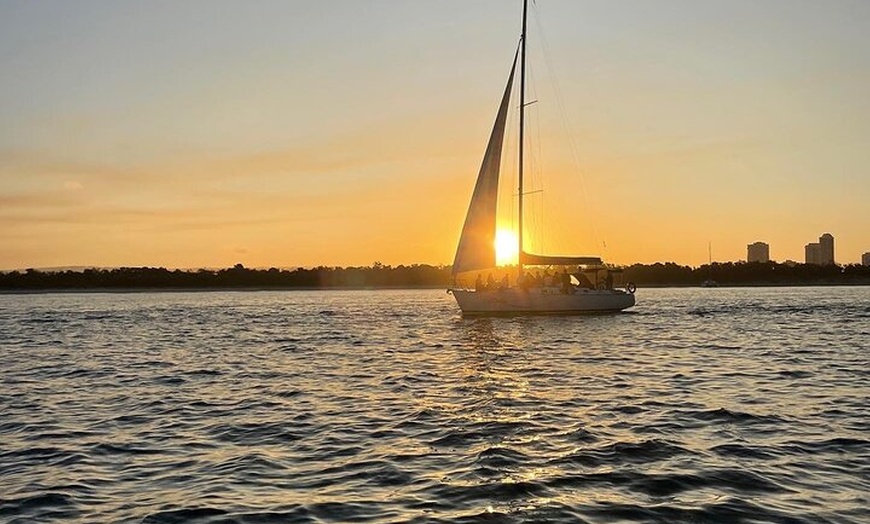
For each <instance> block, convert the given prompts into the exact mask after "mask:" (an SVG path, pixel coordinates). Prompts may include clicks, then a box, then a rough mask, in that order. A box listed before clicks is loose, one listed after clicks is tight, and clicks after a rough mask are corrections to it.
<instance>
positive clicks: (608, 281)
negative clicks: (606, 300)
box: [604, 271, 613, 289]
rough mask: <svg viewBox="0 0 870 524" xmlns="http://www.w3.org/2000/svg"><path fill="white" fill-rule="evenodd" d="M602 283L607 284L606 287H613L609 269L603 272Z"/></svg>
mask: <svg viewBox="0 0 870 524" xmlns="http://www.w3.org/2000/svg"><path fill="white" fill-rule="evenodd" d="M604 285H605V286H607V289H613V275H612V274H611V273H610V271H607V273H605V274H604Z"/></svg>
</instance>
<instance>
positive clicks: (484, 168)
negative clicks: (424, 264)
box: [453, 56, 517, 275]
mask: <svg viewBox="0 0 870 524" xmlns="http://www.w3.org/2000/svg"><path fill="white" fill-rule="evenodd" d="M516 61H517V60H516V56H514V63H513V65H512V66H511V74H510V76H509V77H508V82H507V86H506V87H505V90H504V95H503V96H502V99H501V105H500V106H499V109H498V116H496V118H495V124H494V125H493V127H492V134H491V135H490V137H489V144H488V145H487V146H486V153H485V154H484V155H483V163H482V164H481V166H480V173H478V175H477V183H476V184H475V186H474V194H472V196H471V203H470V204H469V205H468V214H466V215H465V225H464V226H463V227H462V235H461V236H460V237H459V246H458V247H457V248H456V257H455V258H454V259H453V274H454V275H455V274H457V273H462V272H465V271H476V270H480V269H488V268H492V267H495V227H496V226H495V224H496V211H497V209H498V177H499V168H500V166H501V150H502V144H503V142H504V128H505V122H506V120H507V112H508V106H509V105H510V98H511V87H512V85H513V81H514V69H516Z"/></svg>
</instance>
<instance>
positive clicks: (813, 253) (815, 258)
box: [804, 242, 821, 264]
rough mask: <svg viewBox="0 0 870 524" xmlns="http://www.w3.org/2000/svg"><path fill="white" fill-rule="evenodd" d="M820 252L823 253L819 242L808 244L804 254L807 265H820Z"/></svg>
mask: <svg viewBox="0 0 870 524" xmlns="http://www.w3.org/2000/svg"><path fill="white" fill-rule="evenodd" d="M820 251H821V249H820V246H819V244H818V242H813V243H812V244H807V245H806V246H805V247H804V254H805V258H806V263H807V264H818V263H819V259H820V258H821V257H820V256H819V252H820Z"/></svg>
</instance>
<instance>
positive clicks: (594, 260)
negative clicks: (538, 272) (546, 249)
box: [520, 252, 602, 266]
mask: <svg viewBox="0 0 870 524" xmlns="http://www.w3.org/2000/svg"><path fill="white" fill-rule="evenodd" d="M520 262H522V263H523V264H525V265H527V266H600V265H601V264H602V262H601V259H600V258H599V257H570V256H549V255H533V254H531V253H526V252H523V253H520Z"/></svg>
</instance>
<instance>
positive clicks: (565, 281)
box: [560, 268, 571, 295]
mask: <svg viewBox="0 0 870 524" xmlns="http://www.w3.org/2000/svg"><path fill="white" fill-rule="evenodd" d="M560 278H561V279H562V293H564V294H566V295H567V294H568V293H570V292H571V275H569V274H568V269H567V268H566V269H563V270H562V275H561V277H560Z"/></svg>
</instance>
